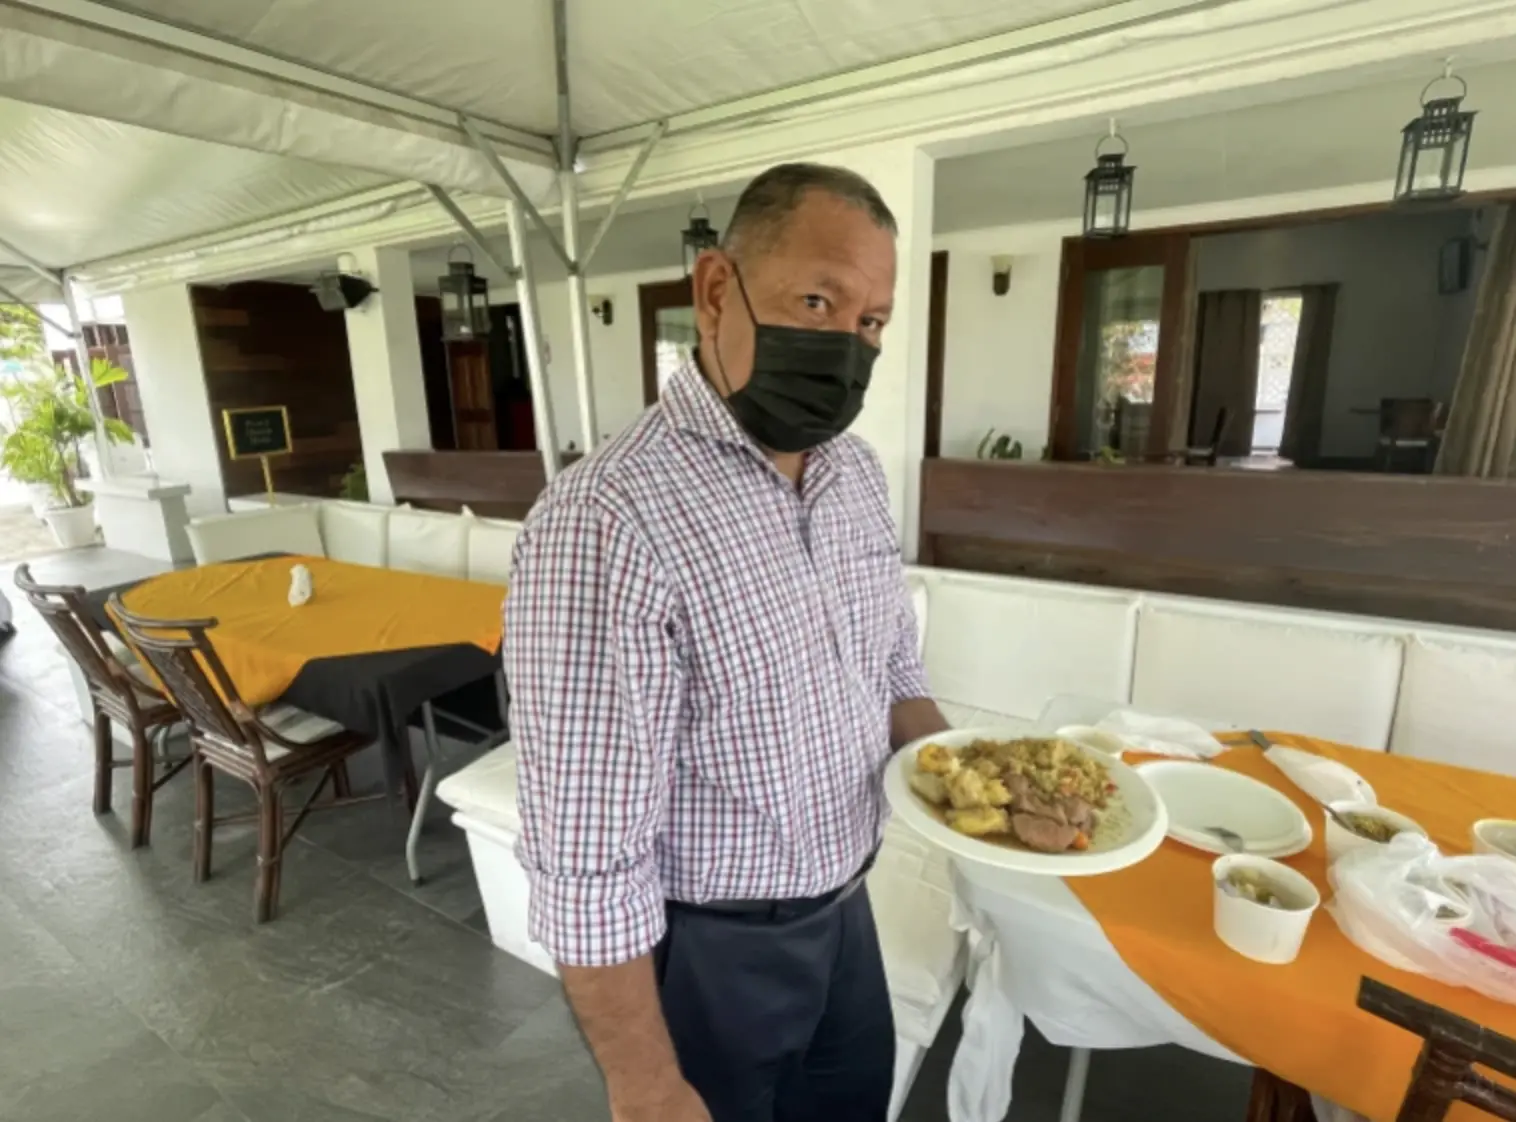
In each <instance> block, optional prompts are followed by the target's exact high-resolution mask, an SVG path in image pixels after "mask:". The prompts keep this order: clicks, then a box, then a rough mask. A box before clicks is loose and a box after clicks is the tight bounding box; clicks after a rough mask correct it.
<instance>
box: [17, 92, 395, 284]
mask: <svg viewBox="0 0 1516 1122" xmlns="http://www.w3.org/2000/svg"><path fill="white" fill-rule="evenodd" d="M0 168H3V169H4V173H3V190H0V238H3V239H4V240H6V241H8V242H11V243H12V244H14V245H15V246H16V247H17V248H18V249H20V250H21V251H22V252H23V253H26V254H28V255H30V256H31V257H33V258H36V259H38V260H40V261H41V262H42V263H43V264H44V265H47V266H49V267H50V268H54V269H61V268H64V267H66V266H70V265H74V264H77V263H78V262H80V261H84V260H87V259H91V258H99V257H107V256H110V255H112V254H116V253H122V252H125V251H128V250H134V249H140V248H143V247H146V246H151V245H154V244H157V243H160V242H165V241H168V240H171V239H172V240H177V239H179V238H187V237H193V236H195V235H197V234H202V233H210V232H214V231H218V230H224V229H226V228H228V227H231V226H236V225H239V224H241V223H245V222H251V221H255V220H258V219H262V218H267V217H269V216H271V215H276V214H281V213H285V212H288V211H292V210H297V209H299V208H301V207H305V206H310V205H312V204H314V203H321V202H325V201H328V200H330V199H335V198H340V197H342V196H344V195H350V194H352V193H353V192H355V191H359V190H362V189H364V188H367V187H372V186H375V185H376V184H378V183H379V182H381V180H380V179H379V178H378V177H377V176H374V175H370V174H368V173H365V172H357V171H351V170H348V169H345V168H337V167H332V166H328V165H323V164H313V163H307V162H305V161H303V160H295V159H290V158H287V157H282V156H271V155H267V154H265V153H262V152H253V151H249V150H247V149H244V148H231V147H227V146H224V145H214V144H207V143H205V142H203V141H199V140H188V139H185V138H183V137H177V136H170V135H169V134H167V133H161V132H153V131H150V130H148V129H142V128H137V127H135V126H132V125H121V124H116V123H114V122H112V121H103V120H100V119H99V118H96V117H83V116H80V115H78V114H74V113H65V112H62V111H61V110H55V109H45V108H42V107H40V106H36V105H28V104H25V103H23V102H19V101H11V100H8V99H4V98H0ZM19 267H20V261H19V260H17V259H16V258H14V257H9V256H7V254H6V252H5V250H3V249H0V284H5V285H6V287H17V286H23V285H24V286H30V284H31V281H30V280H28V279H27V277H26V276H25V275H24V274H22V273H21V271H20V268H19ZM7 277H9V278H10V281H9V282H8V281H7V280H6V278H7Z"/></svg>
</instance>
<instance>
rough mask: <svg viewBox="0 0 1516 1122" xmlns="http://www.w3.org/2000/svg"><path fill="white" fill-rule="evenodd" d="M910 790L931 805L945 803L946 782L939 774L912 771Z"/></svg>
mask: <svg viewBox="0 0 1516 1122" xmlns="http://www.w3.org/2000/svg"><path fill="white" fill-rule="evenodd" d="M911 790H912V791H915V792H916V794H918V795H920V796H921V797H922V798H923V799H925V800H926V801H927V802H929V803H931V804H932V805H933V806H946V805H947V801H948V793H947V784H946V783H944V782H943V781H942V776H940V775H932V774H930V773H929V772H925V771H916V772H912V773H911Z"/></svg>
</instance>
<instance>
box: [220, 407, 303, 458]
mask: <svg viewBox="0 0 1516 1122" xmlns="http://www.w3.org/2000/svg"><path fill="white" fill-rule="evenodd" d="M221 423H222V424H223V425H225V426H226V444H227V447H228V448H229V449H230V450H231V454H232V459H234V460H246V459H251V458H252V457H254V456H282V455H285V454H286V453H288V452H289V450H290V415H289V410H287V409H286V408H285V407H284V406H282V405H263V406H258V407H257V408H254V409H223V410H221Z"/></svg>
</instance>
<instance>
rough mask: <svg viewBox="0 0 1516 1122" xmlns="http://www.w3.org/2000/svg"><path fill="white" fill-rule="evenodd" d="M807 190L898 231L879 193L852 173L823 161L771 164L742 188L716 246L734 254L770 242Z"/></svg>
mask: <svg viewBox="0 0 1516 1122" xmlns="http://www.w3.org/2000/svg"><path fill="white" fill-rule="evenodd" d="M810 191H822V192H825V193H826V194H828V195H831V196H832V197H833V198H835V199H841V200H842V201H843V202H845V203H848V204H849V205H851V206H855V207H857V208H858V209H859V210H861V211H863V212H864V213H865V214H867V215H868V216H869V218H870V219H872V220H873V222H874V225H876V226H878V227H879V228H880V229H881V230H887V231H889V232H890V233H891V234H899V233H900V228H899V225H898V224H897V223H896V222H895V216H894V214H892V213H891V212H890V208H889V207H888V206H887V205H885V201H884V199H883V197H881V196H880V194H879V192H878V190H877V189H876V188H875V187H874V185H873V184H872V183H870V182H869V181H868V180H867V179H865V178H863V176H861V175H859V174H858V173H857V172H854V171H849V170H848V169H847V168H840V167H833V166H831V165H828V164H776V165H775V166H774V167H771V168H769V169H768V170H767V171H765V172H763V173H762V174H760V175H759V176H758V177H757V178H756V179H754V180H753V181H752V182H751V183H749V184H748V185H747V187H745V188H744V189H743V192H742V195H741V197H739V198H738V200H737V209H736V210H734V211H733V212H732V220H731V222H729V223H728V224H727V227H726V233H725V234H724V235H723V237H722V239H721V248H722V249H724V250H726V251H727V252H728V253H730V254H732V255H734V256H736V255H738V254H742V253H753V252H759V253H761V252H763V251H764V250H766V249H768V248H770V247H772V246H773V245H774V243H776V242H777V241H778V240H779V237H780V235H781V234H782V233H783V232H784V225H785V223H786V222H788V221H789V218H790V215H792V214H794V213H795V210H796V209H797V208H798V207H799V206H800V204H801V202H802V201H803V200H804V199H805V196H806V194H807V193H808V192H810Z"/></svg>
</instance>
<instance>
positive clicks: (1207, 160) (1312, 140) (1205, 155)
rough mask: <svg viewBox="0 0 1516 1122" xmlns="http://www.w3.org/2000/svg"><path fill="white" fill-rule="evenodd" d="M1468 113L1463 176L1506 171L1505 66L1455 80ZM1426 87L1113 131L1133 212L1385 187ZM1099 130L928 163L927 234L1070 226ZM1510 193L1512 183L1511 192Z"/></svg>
mask: <svg viewBox="0 0 1516 1122" xmlns="http://www.w3.org/2000/svg"><path fill="white" fill-rule="evenodd" d="M1463 75H1464V77H1465V78H1466V79H1467V81H1468V83H1469V96H1468V100H1467V102H1466V103H1465V104H1466V106H1467V107H1468V108H1470V109H1476V110H1478V111H1479V116H1478V117H1477V118H1476V120H1475V125H1474V142H1473V146H1472V148H1471V149H1470V155H1469V167H1470V168H1471V169H1476V168H1497V167H1516V63H1510V62H1507V63H1500V64H1495V65H1490V66H1483V67H1479V68H1477V69H1470V70H1467V71H1464V72H1463ZM1424 85H1425V78H1424V77H1420V78H1412V79H1401V80H1397V81H1390V82H1377V83H1371V84H1365V85H1361V86H1359V87H1357V88H1355V89H1347V90H1343V91H1340V92H1333V93H1327V94H1319V95H1317V96H1314V97H1309V98H1303V99H1296V100H1290V101H1280V102H1276V103H1273V104H1267V105H1252V106H1248V107H1246V108H1240V109H1234V110H1229V111H1226V112H1219V113H1209V114H1205V115H1200V116H1191V117H1188V118H1185V119H1180V120H1169V121H1161V122H1154V123H1141V122H1131V121H1129V122H1128V123H1126V124H1124V125H1122V127H1121V132H1122V133H1123V135H1124V136H1125V137H1126V139H1127V141H1128V142H1129V143H1130V145H1131V152H1130V155H1129V156H1128V163H1130V164H1133V165H1134V166H1136V168H1137V169H1138V170H1137V177H1136V183H1135V189H1134V199H1135V203H1136V207H1137V209H1138V210H1139V211H1143V210H1158V209H1166V208H1170V207H1181V206H1192V205H1197V204H1203V203H1210V202H1221V201H1225V200H1228V199H1246V198H1256V197H1259V196H1267V195H1283V194H1291V193H1295V192H1303V191H1316V190H1322V189H1325V188H1331V187H1346V186H1353V185H1357V184H1364V183H1377V182H1381V181H1385V182H1388V181H1391V180H1393V179H1394V176H1395V167H1396V161H1397V160H1398V158H1399V154H1400V130H1401V128H1402V127H1403V126H1404V125H1405V123H1406V122H1407V121H1409V120H1410V119H1411V118H1412V117H1414V116H1415V115H1416V113H1417V112H1418V111H1419V108H1418V107H1419V102H1418V97H1419V95H1420V93H1421V90H1422V87H1423V86H1424ZM1106 127H1107V123H1106V122H1105V121H1093V120H1092V121H1090V122H1089V125H1088V128H1087V130H1086V131H1085V133H1084V134H1083V135H1080V136H1071V137H1065V138H1062V139H1057V140H1050V141H1045V142H1043V143H1038V144H1030V145H1024V146H1021V147H1014V148H1003V149H1001V150H999V151H995V152H986V153H983V154H979V155H974V156H964V157H961V158H958V159H948V160H941V161H939V162H938V164H937V192H936V214H935V226H936V230H937V232H938V233H947V232H951V231H955V230H974V229H981V228H984V227H989V226H1008V225H1016V224H1019V223H1025V222H1039V221H1050V220H1056V219H1069V218H1076V217H1078V215H1079V214H1080V211H1081V207H1082V205H1083V190H1084V184H1083V177H1084V174H1085V172H1087V171H1088V170H1089V169H1090V166H1091V165H1092V164H1093V162H1094V145H1095V141H1096V140H1097V139H1098V138H1099V137H1100V135H1101V134H1102V133H1103V132H1104V131H1105V129H1106ZM1512 185H1513V186H1516V182H1513V184H1512Z"/></svg>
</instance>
